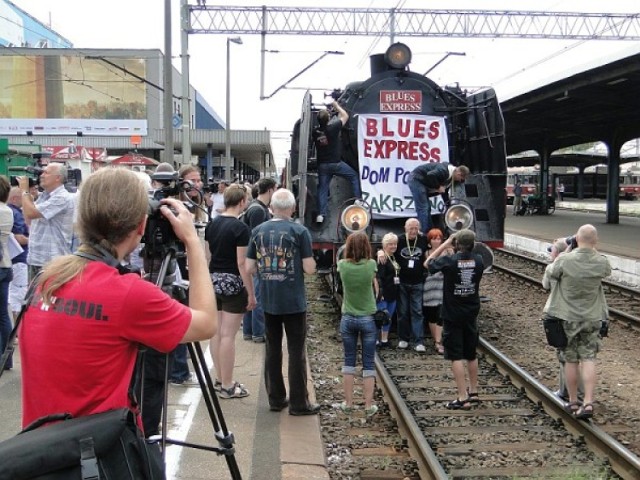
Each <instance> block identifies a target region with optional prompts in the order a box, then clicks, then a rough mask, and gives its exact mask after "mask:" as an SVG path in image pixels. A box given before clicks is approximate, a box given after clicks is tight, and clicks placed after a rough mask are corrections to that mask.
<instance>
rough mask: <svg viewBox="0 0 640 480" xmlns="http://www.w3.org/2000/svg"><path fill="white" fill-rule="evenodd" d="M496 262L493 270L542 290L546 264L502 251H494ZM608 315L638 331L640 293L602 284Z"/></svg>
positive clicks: (622, 286)
mask: <svg viewBox="0 0 640 480" xmlns="http://www.w3.org/2000/svg"><path fill="white" fill-rule="evenodd" d="M494 253H495V258H496V261H497V262H494V265H493V268H494V269H495V270H496V271H499V272H503V273H507V274H509V275H512V276H514V277H517V278H519V279H521V280H523V281H525V282H528V283H530V284H533V285H537V286H538V287H539V288H542V284H541V280H542V275H543V274H544V269H545V267H546V266H547V262H544V261H542V260H540V259H537V258H533V257H529V256H527V255H523V254H521V253H517V252H512V251H509V250H504V249H497V250H494ZM602 284H603V287H604V291H605V296H606V298H607V305H608V306H609V314H610V315H612V316H613V317H615V318H617V319H619V320H622V321H624V322H625V323H627V324H628V325H630V326H631V327H633V328H635V329H640V291H639V290H636V289H634V288H629V287H626V286H624V285H619V284H617V283H614V282H610V281H607V280H605V281H603V282H602Z"/></svg>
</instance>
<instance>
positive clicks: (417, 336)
mask: <svg viewBox="0 0 640 480" xmlns="http://www.w3.org/2000/svg"><path fill="white" fill-rule="evenodd" d="M422 290H423V285H422V283H418V284H416V285H410V284H408V283H401V284H400V290H399V292H398V293H399V295H398V338H399V339H400V340H404V341H405V342H410V343H415V344H416V345H422V341H423V340H422V339H423V337H424V325H423V324H422V322H423V318H422Z"/></svg>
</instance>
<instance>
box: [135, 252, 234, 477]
mask: <svg viewBox="0 0 640 480" xmlns="http://www.w3.org/2000/svg"><path fill="white" fill-rule="evenodd" d="M163 250H165V252H164V258H163V260H162V264H161V266H160V269H159V271H158V274H157V278H156V282H155V283H156V285H157V286H158V287H160V288H163V287H165V288H166V287H169V286H172V285H173V283H174V280H175V266H176V261H175V259H176V254H177V252H176V248H173V247H169V248H166V249H163ZM147 253H150V252H147ZM156 253H158V252H156ZM187 350H188V352H189V356H190V358H191V364H192V365H193V369H194V372H195V374H196V377H197V378H198V384H199V385H200V391H201V392H202V396H203V398H204V402H205V405H206V407H207V413H208V414H209V418H210V420H211V425H212V426H213V430H214V436H215V438H216V440H217V441H218V444H219V446H217V447H213V446H209V445H201V444H196V443H190V442H183V441H181V440H175V439H171V438H167V436H166V432H167V408H168V397H169V395H168V385H169V382H168V380H169V370H168V366H169V362H168V358H167V361H166V362H165V365H166V368H165V379H164V380H165V383H164V399H163V400H164V404H163V415H162V438H161V446H162V452H163V459H164V456H165V452H166V445H167V444H171V445H178V446H182V447H189V448H195V449H198V450H206V451H209V452H215V453H217V454H218V455H224V456H225V460H226V462H227V466H228V468H229V473H230V474H231V478H232V479H234V480H241V479H242V476H241V474H240V469H239V467H238V463H237V462H236V458H235V448H234V443H235V437H234V435H233V433H232V432H229V430H228V428H227V425H226V422H225V420H224V415H223V412H222V408H221V407H220V402H219V400H218V397H217V396H216V394H215V390H214V387H213V381H212V380H211V375H210V374H209V370H208V369H207V362H206V360H205V357H204V352H203V351H202V347H201V346H200V343H198V342H191V343H187Z"/></svg>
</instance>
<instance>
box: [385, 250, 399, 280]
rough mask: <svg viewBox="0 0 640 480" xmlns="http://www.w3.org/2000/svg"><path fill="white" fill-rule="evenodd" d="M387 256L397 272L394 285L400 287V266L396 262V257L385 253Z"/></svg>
mask: <svg viewBox="0 0 640 480" xmlns="http://www.w3.org/2000/svg"><path fill="white" fill-rule="evenodd" d="M385 255H386V256H387V260H388V261H389V262H391V265H393V269H394V271H395V272H396V274H395V275H394V276H393V284H394V285H400V264H399V263H398V262H396V257H394V256H393V254H391V255H389V254H387V253H385Z"/></svg>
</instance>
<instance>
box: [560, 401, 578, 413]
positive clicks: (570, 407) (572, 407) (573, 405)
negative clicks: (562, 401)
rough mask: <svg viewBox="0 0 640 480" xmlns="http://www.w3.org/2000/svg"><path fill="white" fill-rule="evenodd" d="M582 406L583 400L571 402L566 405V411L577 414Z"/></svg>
mask: <svg viewBox="0 0 640 480" xmlns="http://www.w3.org/2000/svg"><path fill="white" fill-rule="evenodd" d="M580 408H582V402H569V403H567V404H566V405H565V406H564V411H565V412H567V413H569V414H571V415H575V414H576V413H578V411H579V410H580Z"/></svg>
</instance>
